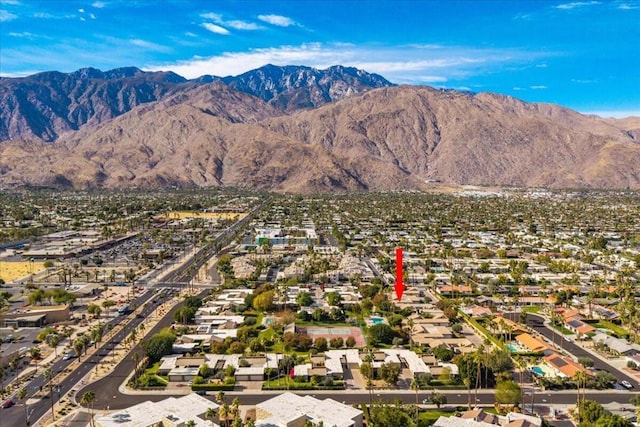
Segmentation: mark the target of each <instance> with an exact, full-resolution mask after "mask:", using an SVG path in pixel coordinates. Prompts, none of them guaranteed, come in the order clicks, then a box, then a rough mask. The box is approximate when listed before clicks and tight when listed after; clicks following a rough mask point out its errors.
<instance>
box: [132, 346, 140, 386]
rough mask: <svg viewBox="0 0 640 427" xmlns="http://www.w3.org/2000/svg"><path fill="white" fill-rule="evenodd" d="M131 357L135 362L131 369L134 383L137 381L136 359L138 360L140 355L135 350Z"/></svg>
mask: <svg viewBox="0 0 640 427" xmlns="http://www.w3.org/2000/svg"><path fill="white" fill-rule="evenodd" d="M131 358H132V359H133V363H135V367H134V369H133V382H134V383H136V382H137V381H138V360H140V355H139V354H138V353H137V352H136V353H133V355H131Z"/></svg>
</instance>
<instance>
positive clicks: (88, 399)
mask: <svg viewBox="0 0 640 427" xmlns="http://www.w3.org/2000/svg"><path fill="white" fill-rule="evenodd" d="M95 400H96V394H95V393H94V392H92V391H87V392H85V393H84V394H83V395H82V399H80V404H81V405H86V406H89V417H90V418H89V420H90V421H89V422H90V424H91V426H92V427H93V402H94V401H95Z"/></svg>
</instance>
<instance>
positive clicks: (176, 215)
mask: <svg viewBox="0 0 640 427" xmlns="http://www.w3.org/2000/svg"><path fill="white" fill-rule="evenodd" d="M246 215H247V214H245V213H229V212H189V211H178V212H169V214H168V216H169V218H170V219H184V218H204V219H231V220H234V221H237V220H240V219H241V218H244V217H245V216H246Z"/></svg>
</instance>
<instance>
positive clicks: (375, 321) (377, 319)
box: [369, 317, 384, 325]
mask: <svg viewBox="0 0 640 427" xmlns="http://www.w3.org/2000/svg"><path fill="white" fill-rule="evenodd" d="M369 320H371V323H373V324H374V325H380V324H382V323H384V319H383V318H382V317H372V318H370V319H369Z"/></svg>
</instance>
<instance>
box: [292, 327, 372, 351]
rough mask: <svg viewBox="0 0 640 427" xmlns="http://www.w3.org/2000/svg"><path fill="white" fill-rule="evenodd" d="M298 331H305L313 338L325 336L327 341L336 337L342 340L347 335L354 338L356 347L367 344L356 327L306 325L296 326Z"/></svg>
mask: <svg viewBox="0 0 640 427" xmlns="http://www.w3.org/2000/svg"><path fill="white" fill-rule="evenodd" d="M298 332H301V333H306V334H307V335H308V336H309V337H310V338H311V339H313V340H315V339H316V338H319V337H323V338H326V339H327V341H329V340H330V339H331V338H336V337H342V338H343V339H344V340H346V339H347V338H348V337H353V338H354V339H355V340H356V347H364V346H365V345H367V341H366V340H365V338H364V335H363V334H362V330H361V329H360V328H356V327H349V326H336V327H331V326H306V327H301V328H298Z"/></svg>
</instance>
